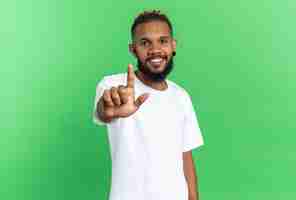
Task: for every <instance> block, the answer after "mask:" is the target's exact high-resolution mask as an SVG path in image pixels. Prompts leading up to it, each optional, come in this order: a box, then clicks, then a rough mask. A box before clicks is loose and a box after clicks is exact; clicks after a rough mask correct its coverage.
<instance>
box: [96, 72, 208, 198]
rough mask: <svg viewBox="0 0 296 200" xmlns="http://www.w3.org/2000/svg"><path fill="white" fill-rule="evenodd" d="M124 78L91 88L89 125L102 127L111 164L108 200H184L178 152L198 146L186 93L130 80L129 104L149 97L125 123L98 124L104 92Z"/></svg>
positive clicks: (185, 191) (195, 123)
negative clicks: (93, 93) (91, 122)
mask: <svg viewBox="0 0 296 200" xmlns="http://www.w3.org/2000/svg"><path fill="white" fill-rule="evenodd" d="M126 80H127V73H120V74H114V75H109V76H105V77H104V78H103V79H102V80H101V81H100V82H99V83H98V85H97V88H96V97H95V102H94V109H93V120H94V123H96V124H98V125H107V128H108V139H109V143H110V150H111V151H110V152H111V159H112V180H111V190H110V195H109V200H188V188H187V183H186V179H185V177H184V172H183V157H182V153H183V152H185V151H189V150H192V149H193V148H196V147H199V146H201V145H203V143H204V142H203V137H202V134H201V131H200V128H199V125H198V121H197V118H196V114H195V111H194V108H193V105H192V102H191V98H190V96H189V94H188V93H187V92H186V91H185V90H184V89H183V88H181V87H180V86H178V85H177V84H176V83H173V82H172V81H170V80H168V79H167V80H166V82H167V85H168V88H167V89H166V90H164V91H160V90H155V89H153V88H151V87H149V86H147V85H145V84H143V83H142V82H141V81H140V80H139V79H138V78H137V77H136V78H135V82H134V83H135V99H136V98H137V97H138V96H140V95H142V94H143V93H146V92H148V93H150V95H149V97H148V99H147V100H146V101H145V102H144V103H143V104H142V105H141V106H140V108H139V110H138V111H137V112H135V113H134V114H133V115H131V116H129V117H127V118H117V119H113V120H112V121H111V122H110V123H107V124H106V123H104V122H102V121H101V120H100V119H99V118H98V117H97V114H96V105H97V101H98V100H99V99H100V97H101V96H102V94H103V91H104V89H110V88H111V87H112V86H115V87H117V86H119V85H126V82H127V81H126Z"/></svg>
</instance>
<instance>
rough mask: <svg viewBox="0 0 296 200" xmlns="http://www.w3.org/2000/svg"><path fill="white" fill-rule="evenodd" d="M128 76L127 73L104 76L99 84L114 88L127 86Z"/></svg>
mask: <svg viewBox="0 0 296 200" xmlns="http://www.w3.org/2000/svg"><path fill="white" fill-rule="evenodd" d="M126 75H127V73H117V74H109V75H105V76H103V78H102V79H100V80H99V82H98V84H97V85H99V84H103V85H104V86H105V87H112V86H118V85H125V84H126Z"/></svg>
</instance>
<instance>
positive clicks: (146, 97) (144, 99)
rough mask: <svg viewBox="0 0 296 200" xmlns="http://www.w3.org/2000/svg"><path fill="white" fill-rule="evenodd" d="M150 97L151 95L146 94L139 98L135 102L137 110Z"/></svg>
mask: <svg viewBox="0 0 296 200" xmlns="http://www.w3.org/2000/svg"><path fill="white" fill-rule="evenodd" d="M148 97H149V93H144V94H142V95H141V96H139V97H138V98H137V100H136V102H135V105H136V107H137V108H139V107H140V106H141V105H142V104H143V103H144V102H145V101H146V100H147V99H148Z"/></svg>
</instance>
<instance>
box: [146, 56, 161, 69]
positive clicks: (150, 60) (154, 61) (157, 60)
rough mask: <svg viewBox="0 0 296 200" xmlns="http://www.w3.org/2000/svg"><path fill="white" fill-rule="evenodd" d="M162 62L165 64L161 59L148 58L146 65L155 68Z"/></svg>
mask: <svg viewBox="0 0 296 200" xmlns="http://www.w3.org/2000/svg"><path fill="white" fill-rule="evenodd" d="M163 62H165V58H163V57H155V58H150V59H148V61H147V63H149V64H150V65H151V66H153V67H156V68H158V67H160V66H161V64H162V63H163Z"/></svg>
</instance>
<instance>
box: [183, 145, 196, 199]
mask: <svg viewBox="0 0 296 200" xmlns="http://www.w3.org/2000/svg"><path fill="white" fill-rule="evenodd" d="M183 170H184V175H185V178H186V182H187V185H188V194H189V199H188V200H199V195H198V183H197V180H198V179H197V175H196V172H195V165H194V161H193V159H192V151H191V150H190V151H187V152H183Z"/></svg>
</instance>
